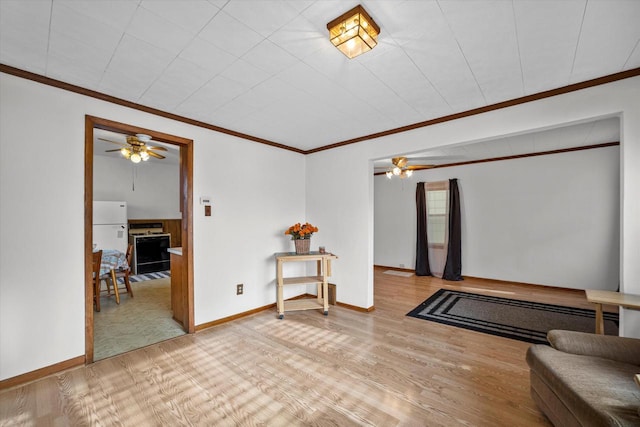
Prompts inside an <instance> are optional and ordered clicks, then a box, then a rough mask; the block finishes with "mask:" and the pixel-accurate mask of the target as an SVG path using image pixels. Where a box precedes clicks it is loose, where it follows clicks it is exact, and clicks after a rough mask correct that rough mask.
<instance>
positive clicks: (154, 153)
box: [147, 151, 165, 159]
mask: <svg viewBox="0 0 640 427" xmlns="http://www.w3.org/2000/svg"><path fill="white" fill-rule="evenodd" d="M147 153H148V154H149V155H150V156H151V157H155V158H156V159H164V158H165V157H164V156H161V155H160V154H158V153H156V152H153V151H147Z"/></svg>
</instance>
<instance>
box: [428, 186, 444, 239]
mask: <svg viewBox="0 0 640 427" xmlns="http://www.w3.org/2000/svg"><path fill="white" fill-rule="evenodd" d="M444 184H445V183H440V182H435V183H428V184H427V235H428V236H429V246H432V245H433V246H442V245H444V244H445V241H446V230H447V208H448V202H449V200H448V193H449V191H448V190H447V189H446V188H445V187H444Z"/></svg>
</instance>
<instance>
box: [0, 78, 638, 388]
mask: <svg viewBox="0 0 640 427" xmlns="http://www.w3.org/2000/svg"><path fill="white" fill-rule="evenodd" d="M638 99H640V77H634V78H631V79H626V80H622V81H618V82H614V83H610V84H607V85H602V86H598V87H593V88H589V89H584V90H581V91H576V92H572V93H569V94H565V95H561V96H556V97H552V98H547V99H543V100H539V101H536V102H531V103H527V104H524V105H518V106H515V107H510V108H506V109H501V110H497V111H492V112H488V113H484V114H481V115H476V116H472V117H467V118H464V119H459V120H456V121H452V122H446V123H442V124H439V125H435V126H429V127H426V128H421V129H416V130H414V131H410V132H405V133H403V134H396V135H390V136H388V137H385V138H378V139H375V140H371V141H368V142H362V143H358V144H352V145H349V146H346V147H342V148H338V149H333V150H326V151H321V152H318V153H316V154H313V155H310V156H307V157H306V158H305V157H303V156H301V155H299V154H297V153H293V152H289V151H284V150H280V149H276V148H273V147H268V146H264V145H260V144H256V143H252V142H249V141H245V140H240V139H238V138H234V137H231V136H228V135H224V134H218V133H215V132H212V131H208V130H206V129H201V128H196V127H193V126H190V125H187V124H184V123H178V122H174V121H171V120H168V119H164V118H162V117H157V116H153V115H150V114H146V113H143V112H140V111H135V110H131V109H127V108H124V107H121V106H118V105H112V104H109V103H106V102H102V101H99V100H96V99H92V98H86V97H83V96H80V95H77V94H73V93H69V92H65V91H62V90H59V89H56V88H52V87H47V86H43V85H39V84H37V83H33V82H31V81H27V80H23V79H19V78H17V77H14V76H9V75H5V74H0V236H1V238H0V379H6V378H10V377H13V376H16V375H19V374H22V373H26V372H30V371H33V370H36V369H39V368H42V367H45V366H49V365H52V364H55V363H59V362H62V361H65V360H68V359H71V358H74V357H77V356H80V355H82V354H84V288H85V286H84V283H83V280H84V265H83V259H84V230H82V228H81V227H78V224H83V221H84V117H85V114H89V115H93V116H97V117H103V118H107V119H110V120H115V121H119V122H123V123H127V124H131V125H135V126H140V127H143V128H147V129H154V130H156V131H159V132H165V133H169V134H173V135H178V136H182V137H185V138H191V139H193V140H194V141H195V142H194V152H195V153H194V169H195V170H194V199H195V200H197V199H198V197H199V196H202V195H207V196H212V197H213V216H212V217H208V218H207V217H204V214H203V212H202V209H200V206H199V205H198V204H197V202H196V204H195V206H194V212H195V215H194V250H195V254H194V258H195V259H194V270H195V271H194V293H195V300H196V302H195V305H196V307H195V310H196V311H195V317H196V324H201V323H205V322H208V321H212V320H215V319H219V318H222V317H225V316H229V315H231V314H235V313H240V312H243V311H246V310H249V309H251V308H255V307H259V306H263V305H266V304H270V303H273V302H274V301H275V289H274V287H273V280H274V276H275V263H274V262H273V253H274V252H278V251H285V250H291V247H292V243H291V242H290V241H289V240H287V239H286V237H284V236H283V234H282V233H283V231H284V230H285V229H286V228H287V227H288V226H289V225H291V224H293V223H295V222H298V221H302V220H305V219H306V220H308V221H310V222H312V223H313V224H314V225H317V226H318V227H319V228H320V232H319V233H318V234H317V235H314V245H324V246H326V247H327V249H328V250H331V251H332V252H335V253H336V254H338V255H339V257H340V259H338V260H337V261H336V262H335V264H334V269H333V272H334V277H333V278H332V282H335V283H337V285H338V299H339V300H340V301H342V302H346V303H349V304H352V305H355V306H360V307H370V306H372V305H373V302H374V301H373V271H372V265H373V229H374V225H373V167H372V163H371V160H372V159H377V158H382V157H389V156H391V155H395V154H401V153H409V152H412V151H419V150H424V149H426V148H433V147H436V146H446V145H451V144H458V143H466V142H472V141H477V140H487V139H493V138H496V137H499V136H507V135H511V134H517V133H522V132H531V131H535V130H542V129H545V128H549V127H555V126H561V125H564V124H567V123H571V122H577V121H590V120H592V119H594V118H598V117H604V116H610V115H618V114H619V115H620V116H621V117H622V132H621V153H622V154H621V157H622V161H621V180H622V184H621V188H622V199H621V205H622V206H621V207H622V211H621V221H622V234H621V248H622V252H621V254H622V256H621V279H622V280H621V287H622V290H623V291H625V292H630V293H635V294H640V263H638V262H637V254H638V253H640V197H638V194H640V168H639V167H638V166H637V165H638V164H640V103H638ZM212 120H213V121H215V118H212ZM16 147H19V148H20V155H19V156H18V155H16ZM229 159H231V161H230V160H229ZM52 165H55V166H52ZM238 165H240V166H242V168H241V170H240V171H238V170H237V169H238V168H237V166H238ZM301 174H306V181H305V180H300V179H299V176H301ZM34 260H37V263H34ZM240 282H244V283H245V295H243V296H235V295H234V289H235V284H236V283H240ZM289 292H296V290H294V289H292V290H291V291H289ZM621 321H622V325H621V326H622V327H621V333H622V335H626V336H638V337H640V313H639V312H637V311H636V312H634V311H631V310H622V316H621ZM42 325H46V327H43V326H42Z"/></svg>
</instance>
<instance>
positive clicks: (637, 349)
mask: <svg viewBox="0 0 640 427" xmlns="http://www.w3.org/2000/svg"><path fill="white" fill-rule="evenodd" d="M547 339H548V340H549V343H550V344H551V347H553V348H555V349H556V350H560V351H564V352H565V353H573V354H583V355H586V356H599V357H604V358H606V359H611V360H616V361H618V362H624V363H629V364H632V365H637V366H638V369H639V370H640V340H639V339H637V338H625V337H618V336H613V335H598V334H588V333H586V332H576V331H563V330H553V331H549V333H548V334H547Z"/></svg>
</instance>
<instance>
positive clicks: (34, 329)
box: [0, 74, 305, 379]
mask: <svg viewBox="0 0 640 427" xmlns="http://www.w3.org/2000/svg"><path fill="white" fill-rule="evenodd" d="M87 114H88V115H92V116H97V117H103V118H106V119H110V120H114V121H118V122H122V123H126V124H130V125H134V126H139V127H142V128H146V129H153V130H156V131H159V132H164V133H168V134H172V135H177V136H181V137H185V138H190V139H193V140H194V183H193V189H194V225H193V227H194V233H193V239H194V242H193V243H194V294H195V320H196V324H201V323H206V322H209V321H213V320H216V319H220V318H223V317H226V316H229V315H232V314H237V313H241V312H244V311H247V310H251V309H253V308H257V307H262V306H264V305H267V304H272V303H274V302H275V286H274V284H273V282H274V279H275V262H274V259H273V253H274V252H280V251H286V250H291V248H292V244H291V242H290V241H289V240H288V239H287V238H286V236H284V235H283V232H284V230H285V229H286V228H287V227H288V226H289V225H291V224H293V223H295V222H297V221H301V220H304V218H305V217H304V214H305V205H304V203H305V202H304V201H305V183H304V181H301V180H300V179H299V177H300V176H304V173H305V161H304V156H302V155H300V154H298V153H294V152H291V151H285V150H281V149H278V148H274V147H269V146H266V145H261V144H256V143H252V142H249V141H245V140H241V139H238V138H235V137H232V136H229V135H225V134H220V133H216V132H212V131H209V130H206V129H202V128H198V127H194V126H190V125H187V124H184V123H180V122H174V121H171V120H168V119H165V118H162V117H157V116H153V115H150V114H146V113H143V112H140V111H135V110H131V109H128V108H124V107H121V106H118V105H113V104H109V103H106V102H102V101H99V100H96V99H92V98H88V97H84V96H81V95H78V94H74V93H70V92H66V91H63V90H60V89H56V88H53V87H49V86H44V85H40V84H37V83H34V82H31V81H28V80H24V79H20V78H17V77H14V76H10V75H6V74H0V236H1V238H0V379H7V378H11V377H14V376H16V375H20V374H23V373H26V372H31V371H34V370H36V369H39V368H43V367H46V366H50V365H53V364H56V363H60V362H62V361H65V360H69V359H72V358H75V357H78V356H81V355H84V353H85V348H84V332H85V330H84V320H85V319H84V312H85V307H84V293H85V284H84V233H85V230H84V229H83V224H84V191H85V189H84V165H85V159H84V126H85V123H84V122H85V115H87ZM18 150H19V152H20V155H17V151H18ZM203 195H206V196H211V197H212V198H213V215H212V216H211V217H205V216H204V210H203V209H202V206H201V205H199V203H198V199H199V196H203ZM236 283H244V285H245V287H244V295H242V296H236V295H235V285H236ZM299 291H300V290H297V289H295V288H294V289H287V292H288V293H289V295H291V294H292V293H295V292H299ZM302 291H304V289H302ZM274 317H275V310H274Z"/></svg>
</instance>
